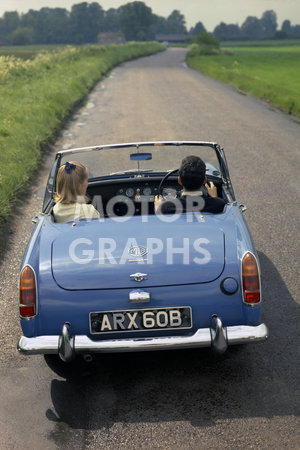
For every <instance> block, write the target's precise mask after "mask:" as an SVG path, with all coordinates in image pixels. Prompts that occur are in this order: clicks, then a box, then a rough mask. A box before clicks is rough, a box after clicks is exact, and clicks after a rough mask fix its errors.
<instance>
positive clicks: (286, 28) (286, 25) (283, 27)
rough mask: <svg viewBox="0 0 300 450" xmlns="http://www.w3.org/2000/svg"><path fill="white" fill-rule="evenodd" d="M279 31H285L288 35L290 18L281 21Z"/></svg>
mask: <svg viewBox="0 0 300 450" xmlns="http://www.w3.org/2000/svg"><path fill="white" fill-rule="evenodd" d="M281 31H283V32H284V33H286V35H287V36H290V35H291V34H292V26H291V21H290V20H285V21H284V22H282V25H281Z"/></svg>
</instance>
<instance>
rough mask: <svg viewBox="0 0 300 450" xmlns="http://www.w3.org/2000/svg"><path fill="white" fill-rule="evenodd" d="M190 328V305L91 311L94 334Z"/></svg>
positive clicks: (91, 327) (91, 326)
mask: <svg viewBox="0 0 300 450" xmlns="http://www.w3.org/2000/svg"><path fill="white" fill-rule="evenodd" d="M188 328H192V310H191V307H190V306H180V307H178V308H174V307H173V308H151V309H150V308H147V309H128V310H120V311H101V312H92V313H90V330H91V333H92V334H106V333H118V332H122V333H124V332H126V331H152V330H175V329H188Z"/></svg>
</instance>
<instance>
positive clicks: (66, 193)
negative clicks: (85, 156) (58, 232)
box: [53, 161, 100, 223]
mask: <svg viewBox="0 0 300 450" xmlns="http://www.w3.org/2000/svg"><path fill="white" fill-rule="evenodd" d="M87 187H88V169H87V167H85V166H84V165H83V164H81V163H80V162H77V161H70V162H68V161H67V162H66V163H65V164H63V165H62V166H61V167H60V168H59V171H58V174H57V184H56V194H55V196H54V200H55V202H56V204H55V206H54V208H53V215H54V219H55V222H58V223H66V222H69V221H72V220H76V219H77V220H78V219H99V218H100V214H99V212H98V211H97V210H96V209H95V208H94V206H93V205H88V204H87V201H88V198H87V197H86V190H87Z"/></svg>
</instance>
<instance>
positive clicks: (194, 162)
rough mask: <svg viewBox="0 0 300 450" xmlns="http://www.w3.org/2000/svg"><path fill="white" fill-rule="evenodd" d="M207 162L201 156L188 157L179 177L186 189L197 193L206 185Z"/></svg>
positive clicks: (182, 165)
mask: <svg viewBox="0 0 300 450" xmlns="http://www.w3.org/2000/svg"><path fill="white" fill-rule="evenodd" d="M205 172H206V167H205V162H204V161H202V159H201V158H199V156H193V155H191V156H186V157H185V158H184V159H183V160H182V162H181V166H180V169H179V176H180V179H181V182H182V185H183V187H184V188H186V189H187V190H189V191H196V190H197V189H199V188H200V187H201V186H202V184H203V183H204V179H205Z"/></svg>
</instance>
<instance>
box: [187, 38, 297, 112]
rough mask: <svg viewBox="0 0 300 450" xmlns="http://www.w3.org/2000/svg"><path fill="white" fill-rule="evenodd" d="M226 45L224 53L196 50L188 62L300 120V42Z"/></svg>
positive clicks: (192, 50) (188, 57)
mask: <svg viewBox="0 0 300 450" xmlns="http://www.w3.org/2000/svg"><path fill="white" fill-rule="evenodd" d="M293 44H294V45H290V46H288V45H277V46H276V45H273V42H272V45H266V43H265V45H264V46H263V45H259V46H249V45H247V46H246V45H239V44H238V43H236V46H233V45H234V44H233V43H232V45H227V46H224V47H222V50H223V51H224V53H225V54H224V53H220V54H218V55H211V56H203V55H199V54H198V52H197V49H196V48H195V47H193V48H192V49H191V50H190V51H189V53H188V54H187V63H188V65H189V66H190V67H192V68H193V69H196V70H199V71H200V72H202V73H204V74H206V75H209V76H211V77H213V78H215V79H217V80H221V81H223V82H225V83H228V84H231V85H232V86H235V87H236V88H238V89H240V90H242V91H245V92H248V93H250V94H252V95H254V96H255V97H257V98H260V99H263V100H267V101H268V102H269V103H270V104H272V105H274V106H276V107H277V108H280V109H282V110H283V111H285V112H286V113H288V114H293V115H295V116H298V117H300V78H299V73H300V42H299V41H298V45H297V43H296V42H293Z"/></svg>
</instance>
